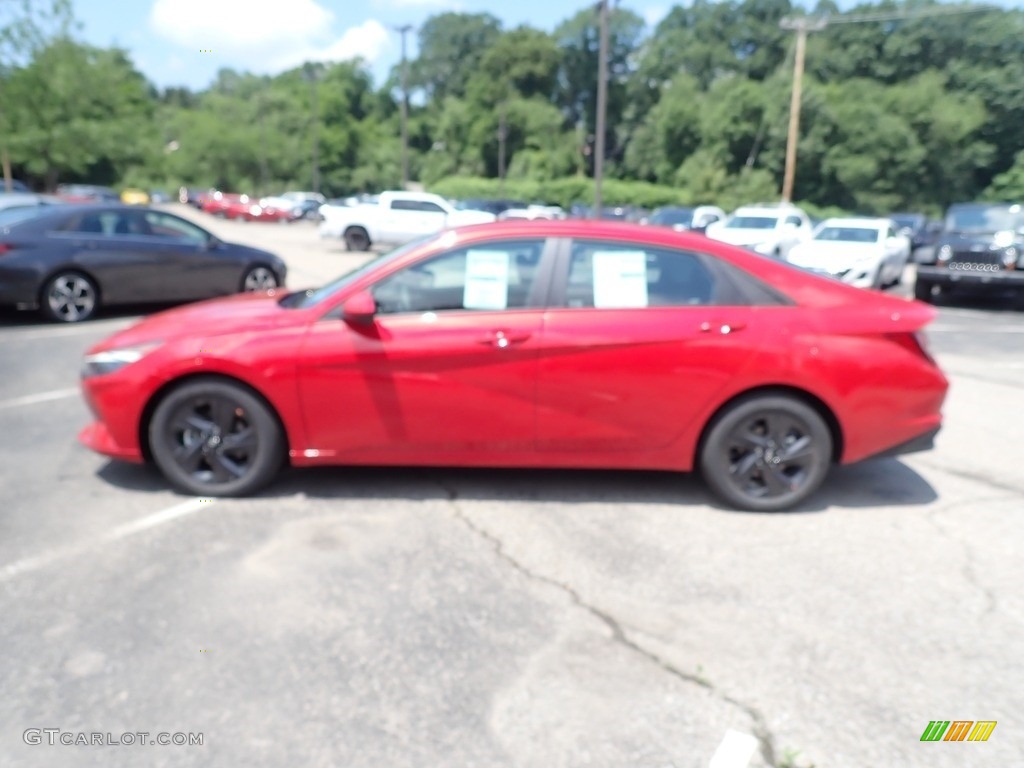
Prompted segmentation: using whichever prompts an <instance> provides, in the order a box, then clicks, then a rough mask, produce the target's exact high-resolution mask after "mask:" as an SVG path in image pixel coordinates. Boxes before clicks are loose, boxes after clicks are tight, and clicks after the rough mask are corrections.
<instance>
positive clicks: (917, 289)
mask: <svg viewBox="0 0 1024 768" xmlns="http://www.w3.org/2000/svg"><path fill="white" fill-rule="evenodd" d="M935 287H936V286H935V283H930V282H928V281H927V280H922V279H921V278H920V277H918V278H917V280H915V281H914V298H915V299H917V300H918V301H927V302H928V303H930V304H931V303H934V302H935V298H936V297H935V291H934V290H933V289H934V288H935ZM939 290H940V292H941V289H939Z"/></svg>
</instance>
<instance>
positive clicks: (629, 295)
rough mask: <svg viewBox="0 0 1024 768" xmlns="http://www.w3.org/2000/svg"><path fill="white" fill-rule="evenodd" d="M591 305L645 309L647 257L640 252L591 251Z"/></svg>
mask: <svg viewBox="0 0 1024 768" xmlns="http://www.w3.org/2000/svg"><path fill="white" fill-rule="evenodd" d="M593 261H594V306H595V307H609V308H620V309H626V308H632V307H646V306H647V254H646V253H644V252H643V251H595V252H594V255H593Z"/></svg>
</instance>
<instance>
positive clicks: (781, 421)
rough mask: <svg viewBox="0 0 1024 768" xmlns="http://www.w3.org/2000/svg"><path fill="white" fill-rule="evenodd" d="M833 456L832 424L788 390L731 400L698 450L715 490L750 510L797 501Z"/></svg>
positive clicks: (778, 509)
mask: <svg viewBox="0 0 1024 768" xmlns="http://www.w3.org/2000/svg"><path fill="white" fill-rule="evenodd" d="M831 462H832V434H831V432H829V428H828V425H826V424H825V421H824V419H822V417H821V416H820V415H819V414H818V412H817V411H815V410H814V409H813V408H811V407H810V406H809V405H807V404H805V403H803V402H802V401H800V400H797V399H796V398H793V397H790V396H787V395H758V396H753V397H750V398H747V399H745V400H740V401H739V402H737V403H735V404H734V405H732V406H730V407H729V408H728V409H727V410H726V411H724V412H723V413H721V414H720V415H719V416H717V417H716V418H715V420H714V421H713V422H712V423H711V425H710V427H709V429H708V430H707V432H706V434H705V437H704V440H703V441H702V443H701V449H700V456H699V466H700V471H701V474H702V475H703V476H704V481H705V482H706V483H707V484H708V487H709V488H710V489H711V490H712V491H713V492H714V494H715V495H716V496H718V497H719V498H720V499H721V500H722V501H724V502H725V503H727V504H728V505H729V506H731V507H734V508H736V509H742V510H748V511H751V512H781V511H783V510H787V509H791V508H793V507H795V506H797V505H798V504H800V503H801V502H802V501H804V500H805V499H806V498H807V497H808V496H810V495H811V494H812V493H814V492H815V491H816V490H817V489H818V488H819V487H820V486H821V484H822V482H824V480H825V476H826V475H827V474H828V470H829V465H830V464H831Z"/></svg>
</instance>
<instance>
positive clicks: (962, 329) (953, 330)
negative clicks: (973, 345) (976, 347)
mask: <svg viewBox="0 0 1024 768" xmlns="http://www.w3.org/2000/svg"><path fill="white" fill-rule="evenodd" d="M925 330H926V331H928V332H932V331H934V332H936V333H949V334H977V335H979V336H982V335H984V334H1024V326H1019V327H1017V328H979V327H977V326H944V325H942V324H941V323H935V324H932V325H931V326H926V327H925Z"/></svg>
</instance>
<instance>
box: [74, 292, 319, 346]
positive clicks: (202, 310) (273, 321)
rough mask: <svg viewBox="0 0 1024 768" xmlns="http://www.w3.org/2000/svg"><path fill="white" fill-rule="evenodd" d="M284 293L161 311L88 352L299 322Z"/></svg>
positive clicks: (244, 295) (249, 295) (297, 312)
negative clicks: (283, 301)
mask: <svg viewBox="0 0 1024 768" xmlns="http://www.w3.org/2000/svg"><path fill="white" fill-rule="evenodd" d="M284 293H285V292H283V291H270V292H268V293H240V294H237V295H234V296H228V297H226V298H222V299H212V300H210V301H201V302H198V303H196V304H189V305H186V306H184V307H178V308H177V309H172V310H168V311H167V312H160V313H158V314H155V315H152V316H150V317H147V318H145V319H144V320H140V321H139V322H138V323H136V324H135V325H133V326H131V327H130V328H127V329H125V330H123V331H120V332H118V333H115V334H113V335H112V336H109V337H107V338H106V339H104V340H103V341H101V342H99V343H98V344H96V345H95V346H93V347H92V349H90V350H89V352H90V353H93V352H102V351H105V350H108V349H118V348H123V347H131V346H136V345H139V344H147V343H149V342H152V341H164V342H167V341H172V340H178V339H183V338H184V339H187V338H195V339H203V338H208V337H210V336H217V335H222V334H227V333H235V332H241V331H245V332H249V333H251V332H253V331H259V330H261V329H265V328H272V327H278V326H280V325H283V324H291V323H295V322H300V319H299V317H298V316H299V315H301V314H302V312H301V311H300V310H294V309H284V308H282V307H281V306H280V305H279V304H278V302H279V301H280V300H281V296H282V295H284Z"/></svg>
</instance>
